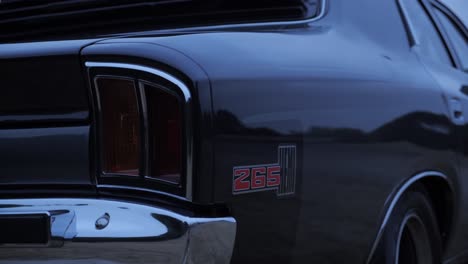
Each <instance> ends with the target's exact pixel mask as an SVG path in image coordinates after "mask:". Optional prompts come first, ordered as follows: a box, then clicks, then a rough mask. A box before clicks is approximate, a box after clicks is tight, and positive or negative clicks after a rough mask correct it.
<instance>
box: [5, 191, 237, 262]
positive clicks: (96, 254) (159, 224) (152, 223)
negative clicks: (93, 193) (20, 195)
mask: <svg viewBox="0 0 468 264" xmlns="http://www.w3.org/2000/svg"><path fill="white" fill-rule="evenodd" d="M31 212H47V213H49V214H50V216H51V217H50V225H51V231H50V232H51V234H50V235H51V236H52V237H53V239H54V241H56V242H60V243H54V244H53V245H47V246H44V247H35V246H34V245H31V246H30V245H26V244H22V245H19V246H20V247H18V245H16V246H11V245H5V244H3V245H0V264H3V263H22V264H25V263H49V262H48V261H51V263H73V264H78V263H88V262H92V263H97V264H105V263H107V264H109V263H119V264H130V263H140V264H143V263H229V262H230V259H231V255H232V251H233V248H234V241H235V235H236V221H235V219H234V218H232V217H218V218H203V217H190V216H185V215H182V214H179V213H175V212H172V211H169V210H166V209H164V208H160V207H157V206H151V205H146V204H138V203H131V202H125V201H115V200H108V199H85V198H51V199H43V198H40V199H5V200H0V215H3V214H28V213H31Z"/></svg>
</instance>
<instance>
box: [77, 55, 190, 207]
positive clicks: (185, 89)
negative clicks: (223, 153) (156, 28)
mask: <svg viewBox="0 0 468 264" xmlns="http://www.w3.org/2000/svg"><path fill="white" fill-rule="evenodd" d="M85 66H86V67H87V68H114V69H127V70H134V71H140V72H145V73H149V74H152V75H155V76H157V77H160V78H162V79H165V80H166V81H168V82H170V83H172V84H174V85H175V86H176V87H177V88H178V89H179V90H180V92H181V93H182V94H183V100H184V108H183V112H182V114H183V115H184V118H183V120H185V123H184V129H183V132H182V134H183V137H184V140H185V150H184V152H185V153H184V154H183V155H185V160H186V164H185V166H186V168H185V197H180V196H178V195H173V194H170V193H166V192H162V191H158V190H151V189H145V188H139V187H130V186H114V185H98V187H104V188H119V189H132V190H140V191H147V192H153V193H163V194H165V195H168V196H172V197H174V198H178V199H181V198H182V199H184V200H188V201H191V200H192V181H193V179H192V177H193V175H192V174H193V172H192V171H193V169H192V168H193V167H192V166H193V138H192V135H193V133H192V126H191V116H190V104H191V101H192V96H191V93H190V90H189V88H188V87H187V86H186V85H185V84H184V83H183V82H182V81H181V80H179V79H178V78H176V77H174V76H173V75H171V74H169V73H167V72H164V71H161V70H158V69H155V68H150V67H146V66H142V65H135V64H127V63H115V62H92V61H88V62H85ZM122 78H125V77H122ZM145 84H147V82H145V81H144V80H138V83H136V85H137V87H136V88H137V89H138V90H139V96H140V98H139V99H140V100H139V101H140V103H141V104H143V105H142V106H143V107H141V109H143V113H142V114H143V116H144V117H145V120H146V116H147V113H146V112H145V111H147V110H146V107H145V104H146V101H145V98H144V96H145V93H144V89H145V88H144V86H145ZM142 96H143V98H142ZM97 99H99V98H97ZM144 125H145V126H148V124H144ZM146 134H147V133H145V137H148V135H146ZM144 141H145V142H148V139H147V138H146V139H145V140H144ZM145 145H146V144H145ZM143 148H144V150H143V151H144V153H145V154H146V156H147V157H148V152H149V150H148V146H143ZM147 163H148V162H146V165H145V166H146V168H143V169H147V167H148V166H149V165H148V164H147Z"/></svg>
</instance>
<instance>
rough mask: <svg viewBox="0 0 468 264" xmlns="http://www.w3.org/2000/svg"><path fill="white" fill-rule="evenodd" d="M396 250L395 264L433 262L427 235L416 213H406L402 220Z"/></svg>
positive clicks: (428, 263)
mask: <svg viewBox="0 0 468 264" xmlns="http://www.w3.org/2000/svg"><path fill="white" fill-rule="evenodd" d="M396 250H397V251H396V258H395V264H431V263H433V257H432V250H431V244H430V238H429V235H428V233H427V230H426V228H425V225H424V223H423V221H421V218H419V217H418V216H417V215H416V214H414V213H411V214H408V215H407V216H406V217H405V219H404V220H403V222H402V224H401V226H400V232H399V235H398V240H397V247H396Z"/></svg>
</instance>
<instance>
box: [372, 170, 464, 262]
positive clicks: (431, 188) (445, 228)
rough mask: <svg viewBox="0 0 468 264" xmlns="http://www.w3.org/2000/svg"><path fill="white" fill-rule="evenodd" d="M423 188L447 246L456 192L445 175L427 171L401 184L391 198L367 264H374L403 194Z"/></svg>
mask: <svg viewBox="0 0 468 264" xmlns="http://www.w3.org/2000/svg"><path fill="white" fill-rule="evenodd" d="M418 187H423V188H424V189H425V191H426V193H427V196H428V198H429V199H430V202H431V204H432V207H433V209H434V211H435V214H436V218H437V223H438V226H439V230H440V235H441V237H442V243H443V244H442V246H443V250H444V249H445V246H446V244H447V241H448V238H449V236H450V231H451V229H452V223H453V220H454V218H455V213H456V212H455V208H456V207H455V202H456V200H455V195H454V194H455V192H454V188H453V184H452V181H451V179H450V178H449V177H448V176H447V175H446V174H444V173H442V172H438V171H425V172H422V173H419V174H416V175H414V176H413V177H411V178H409V179H407V180H406V181H405V182H404V183H403V184H401V185H400V186H399V187H398V188H397V189H396V190H395V191H394V192H393V193H392V195H391V196H389V198H388V200H387V202H386V204H387V206H386V210H385V214H384V217H383V220H382V221H381V225H380V227H379V230H378V234H377V236H376V238H375V240H374V243H373V244H372V248H371V251H370V254H369V256H368V258H367V262H366V263H368V264H369V263H373V262H372V261H373V259H374V257H375V255H376V251H377V248H378V246H379V243H380V241H381V239H382V236H383V234H384V231H385V228H386V226H387V224H388V221H389V219H390V216H391V215H392V212H393V211H394V209H395V206H396V205H397V203H398V201H399V200H400V198H401V197H402V196H403V194H405V193H407V192H408V191H411V190H412V189H414V188H418Z"/></svg>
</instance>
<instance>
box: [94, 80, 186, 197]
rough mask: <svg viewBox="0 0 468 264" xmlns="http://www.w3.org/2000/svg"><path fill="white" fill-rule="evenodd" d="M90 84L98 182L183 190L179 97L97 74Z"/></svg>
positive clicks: (151, 85)
mask: <svg viewBox="0 0 468 264" xmlns="http://www.w3.org/2000/svg"><path fill="white" fill-rule="evenodd" d="M94 85H95V90H96V101H97V106H98V135H99V137H98V140H99V143H100V144H99V146H100V148H99V155H100V166H98V167H99V170H100V175H101V179H103V180H102V181H101V182H104V183H105V184H113V185H115V184H118V185H127V186H134V187H140V188H150V189H156V190H158V191H159V190H162V191H168V192H171V190H173V189H174V188H175V189H174V190H176V191H177V188H179V189H181V188H183V181H184V177H183V176H184V175H183V169H184V168H185V167H184V165H183V164H184V156H183V155H184V151H183V150H184V144H185V142H184V133H183V130H184V115H183V113H184V104H183V101H182V100H180V96H179V94H178V93H177V92H176V91H174V89H170V88H167V87H165V86H162V85H159V84H155V83H152V82H149V81H147V80H140V79H138V78H120V77H113V76H97V77H95V80H94ZM171 188H172V189H171Z"/></svg>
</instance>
